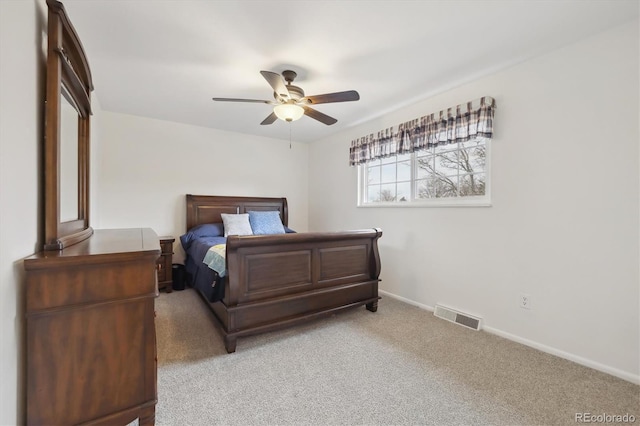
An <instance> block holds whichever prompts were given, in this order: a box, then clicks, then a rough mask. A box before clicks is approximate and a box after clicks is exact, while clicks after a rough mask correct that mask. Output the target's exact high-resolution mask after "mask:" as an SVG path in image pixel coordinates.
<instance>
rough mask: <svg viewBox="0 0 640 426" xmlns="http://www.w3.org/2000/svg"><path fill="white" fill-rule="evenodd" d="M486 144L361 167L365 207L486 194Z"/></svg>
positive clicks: (458, 145) (434, 150)
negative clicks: (369, 204) (363, 180)
mask: <svg viewBox="0 0 640 426" xmlns="http://www.w3.org/2000/svg"><path fill="white" fill-rule="evenodd" d="M486 159H487V146H486V140H485V139H482V138H478V139H474V140H470V141H467V142H461V143H455V144H450V145H443V146H437V147H435V148H429V149H427V150H423V151H418V152H415V153H413V154H403V155H398V156H392V157H388V158H384V159H379V160H376V161H374V162H371V163H369V164H367V165H366V166H364V167H365V168H364V176H365V178H366V184H365V190H366V193H365V195H364V202H365V203H394V202H408V201H413V200H425V199H434V198H459V197H474V196H484V195H485V194H486V190H487V188H486V173H487V170H486V166H487V162H486Z"/></svg>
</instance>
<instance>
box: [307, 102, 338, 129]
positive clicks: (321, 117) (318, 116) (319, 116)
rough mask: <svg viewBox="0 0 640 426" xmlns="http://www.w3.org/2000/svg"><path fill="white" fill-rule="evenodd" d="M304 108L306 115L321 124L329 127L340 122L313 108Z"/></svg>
mask: <svg viewBox="0 0 640 426" xmlns="http://www.w3.org/2000/svg"><path fill="white" fill-rule="evenodd" d="M302 108H304V115H306V116H309V117H311V118H313V119H315V120H318V121H319V122H321V123H324V124H326V125H327V126H331V125H332V124H336V123H337V122H338V120H336V119H335V118H333V117H329V116H328V115H326V114H323V113H321V112H320V111H318V110H315V109H313V108H309V107H308V106H303V107H302Z"/></svg>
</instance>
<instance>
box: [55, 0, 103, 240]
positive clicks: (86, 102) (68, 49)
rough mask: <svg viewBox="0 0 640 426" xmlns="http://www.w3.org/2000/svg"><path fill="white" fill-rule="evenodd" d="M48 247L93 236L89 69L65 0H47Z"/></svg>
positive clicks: (90, 84) (90, 83)
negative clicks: (90, 195) (90, 211)
mask: <svg viewBox="0 0 640 426" xmlns="http://www.w3.org/2000/svg"><path fill="white" fill-rule="evenodd" d="M47 6H48V10H49V12H48V31H47V38H48V41H47V45H48V47H47V95H46V96H47V100H46V108H45V146H44V185H45V188H44V191H45V194H44V222H45V223H44V232H45V237H44V250H63V249H64V248H65V247H68V246H71V245H73V244H76V243H78V242H80V241H83V240H85V239H87V238H89V237H90V236H91V235H92V234H93V229H92V228H91V227H90V226H89V145H90V119H91V91H92V90H93V83H92V80H91V70H90V69H89V63H88V62H87V58H86V56H85V53H84V49H83V47H82V44H81V43H80V39H79V38H78V35H77V34H76V32H75V29H74V28H73V26H72V25H71V22H70V21H69V18H68V16H67V14H66V11H65V9H64V6H63V5H62V3H60V2H59V1H56V0H47Z"/></svg>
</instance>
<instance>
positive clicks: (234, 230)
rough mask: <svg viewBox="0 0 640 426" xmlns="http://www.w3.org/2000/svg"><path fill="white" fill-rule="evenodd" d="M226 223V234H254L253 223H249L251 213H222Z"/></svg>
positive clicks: (223, 221)
mask: <svg viewBox="0 0 640 426" xmlns="http://www.w3.org/2000/svg"><path fill="white" fill-rule="evenodd" d="M220 216H221V217H222V223H223V224H224V236H225V237H228V236H229V235H253V231H252V230H251V223H249V213H241V214H228V213H220Z"/></svg>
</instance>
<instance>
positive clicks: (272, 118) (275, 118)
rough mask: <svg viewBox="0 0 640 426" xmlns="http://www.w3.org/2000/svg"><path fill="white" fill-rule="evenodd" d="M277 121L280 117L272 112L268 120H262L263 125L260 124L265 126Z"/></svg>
mask: <svg viewBox="0 0 640 426" xmlns="http://www.w3.org/2000/svg"><path fill="white" fill-rule="evenodd" d="M277 119H278V116H277V115H276V113H275V112H272V113H271V114H269V116H268V117H267V118H265V119H264V120H262V123H260V125H262V126H264V125H265V124H273V122H274V121H276V120H277Z"/></svg>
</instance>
